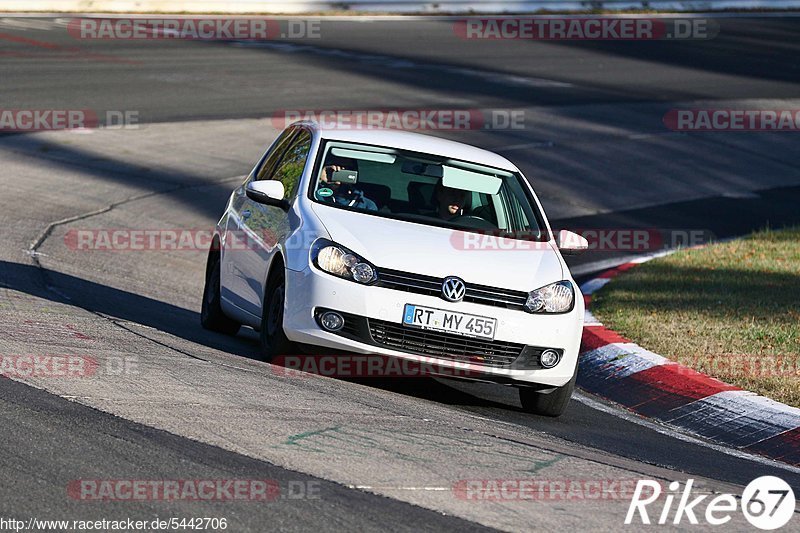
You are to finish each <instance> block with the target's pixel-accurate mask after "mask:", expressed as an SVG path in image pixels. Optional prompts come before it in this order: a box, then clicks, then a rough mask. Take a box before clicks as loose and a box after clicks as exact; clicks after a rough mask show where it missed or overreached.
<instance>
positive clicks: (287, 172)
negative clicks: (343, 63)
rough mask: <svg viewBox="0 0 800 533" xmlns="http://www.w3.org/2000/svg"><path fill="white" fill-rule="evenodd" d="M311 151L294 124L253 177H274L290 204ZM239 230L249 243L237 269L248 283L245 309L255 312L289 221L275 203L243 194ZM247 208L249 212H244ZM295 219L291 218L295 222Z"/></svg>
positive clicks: (304, 135) (308, 136)
mask: <svg viewBox="0 0 800 533" xmlns="http://www.w3.org/2000/svg"><path fill="white" fill-rule="evenodd" d="M310 151H311V134H310V133H309V132H308V131H307V130H305V129H302V128H298V129H297V132H296V134H295V135H294V136H293V137H292V138H291V140H290V142H288V143H287V147H286V148H285V150H282V152H281V154H280V158H279V159H278V161H277V164H275V165H274V166H270V167H265V170H264V172H260V173H259V174H258V175H257V176H255V179H259V180H261V179H271V180H278V181H281V182H282V183H283V187H284V191H285V195H284V198H285V199H286V200H287V202H288V204H289V205H291V204H292V203H293V202H294V200H295V198H296V197H297V194H298V188H299V185H300V178H301V176H302V175H303V170H304V169H305V166H306V163H307V161H308V154H309V152H310ZM242 205H243V208H244V209H243V210H242V212H241V215H242V216H241V217H240V220H241V224H242V226H241V228H240V229H241V231H242V234H243V235H244V236H245V237H246V239H247V241H248V242H249V243H251V244H252V245H251V246H247V247H246V248H245V249H243V250H242V252H241V255H242V258H241V263H240V265H241V269H242V274H243V276H244V279H245V282H246V284H247V285H248V291H247V293H246V294H247V296H246V300H247V301H246V305H247V308H246V310H247V311H248V312H252V311H251V309H253V310H255V311H256V312H257V313H258V314H259V316H260V313H261V304H262V299H263V297H264V284H265V282H266V279H267V269H268V268H269V265H270V264H271V262H272V258H273V255H274V254H275V252H276V251H277V245H278V243H280V242H282V241H283V240H284V238H285V237H286V236H287V234H288V233H289V232H290V230H291V223H290V220H289V216H288V214H287V212H286V211H285V210H284V209H282V208H280V207H276V206H272V205H265V204H260V203H258V202H255V201H253V200H250V199H249V198H247V200H246V201H245V202H244V203H243V204H242ZM247 211H249V215H248V216H246V215H247V213H246V212H247ZM296 222H297V221H295V223H296Z"/></svg>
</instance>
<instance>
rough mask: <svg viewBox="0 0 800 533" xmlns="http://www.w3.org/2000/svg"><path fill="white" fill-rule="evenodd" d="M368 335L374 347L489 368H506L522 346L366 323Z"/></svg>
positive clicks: (375, 322) (395, 325)
mask: <svg viewBox="0 0 800 533" xmlns="http://www.w3.org/2000/svg"><path fill="white" fill-rule="evenodd" d="M368 323H369V333H370V335H371V336H372V339H373V340H374V341H375V343H377V344H380V345H383V346H386V347H387V348H392V349H395V350H398V351H402V352H408V353H413V354H416V355H431V356H435V357H442V358H447V359H453V360H456V361H463V362H468V363H476V364H482V365H487V366H493V367H509V366H511V365H512V363H513V362H514V361H515V360H516V359H517V358H518V357H519V356H520V354H521V353H522V350H523V349H524V348H525V345H524V344H517V343H513V342H501V341H487V340H481V339H473V338H469V337H462V336H461V335H454V334H452V333H442V332H438V331H430V330H424V329H419V328H412V327H407V326H403V325H401V324H396V323H394V322H387V321H385V320H377V319H374V318H370V319H368Z"/></svg>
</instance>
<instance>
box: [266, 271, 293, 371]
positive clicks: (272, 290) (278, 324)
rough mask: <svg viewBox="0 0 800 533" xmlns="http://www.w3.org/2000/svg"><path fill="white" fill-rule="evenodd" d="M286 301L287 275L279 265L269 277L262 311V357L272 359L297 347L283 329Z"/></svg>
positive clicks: (290, 352)
mask: <svg viewBox="0 0 800 533" xmlns="http://www.w3.org/2000/svg"><path fill="white" fill-rule="evenodd" d="M285 302H286V275H285V274H284V271H283V266H282V265H279V266H278V268H277V269H276V271H275V272H273V273H272V275H271V276H270V278H269V282H268V283H267V290H266V291H265V292H264V306H263V311H262V312H261V332H260V333H261V336H260V341H261V357H262V359H263V360H264V361H271V360H272V359H274V358H275V357H276V356H279V355H290V354H292V353H295V350H296V349H297V348H296V346H295V345H294V343H292V342H291V341H290V340H289V339H288V338H287V337H286V333H284V331H283V307H284V305H285Z"/></svg>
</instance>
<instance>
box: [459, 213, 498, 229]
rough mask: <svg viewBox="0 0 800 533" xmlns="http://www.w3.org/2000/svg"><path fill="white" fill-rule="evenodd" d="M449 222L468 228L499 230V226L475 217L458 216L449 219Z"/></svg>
mask: <svg viewBox="0 0 800 533" xmlns="http://www.w3.org/2000/svg"><path fill="white" fill-rule="evenodd" d="M448 222H456V223H458V224H461V225H463V226H466V227H468V228H475V229H488V230H495V229H497V226H495V225H494V224H492V223H491V222H489V221H488V220H486V219H485V218H481V217H477V216H475V215H456V216H454V217H453V218H451V219H449V220H448Z"/></svg>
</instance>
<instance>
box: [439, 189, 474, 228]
mask: <svg viewBox="0 0 800 533" xmlns="http://www.w3.org/2000/svg"><path fill="white" fill-rule="evenodd" d="M435 196H436V201H437V202H438V204H439V205H438V209H437V214H438V215H439V218H442V219H444V220H450V219H451V218H453V217H457V216H461V215H463V214H464V205H465V204H466V202H467V191H465V190H464V189H454V188H452V187H445V186H444V185H442V182H439V183H437V184H436V190H435Z"/></svg>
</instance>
